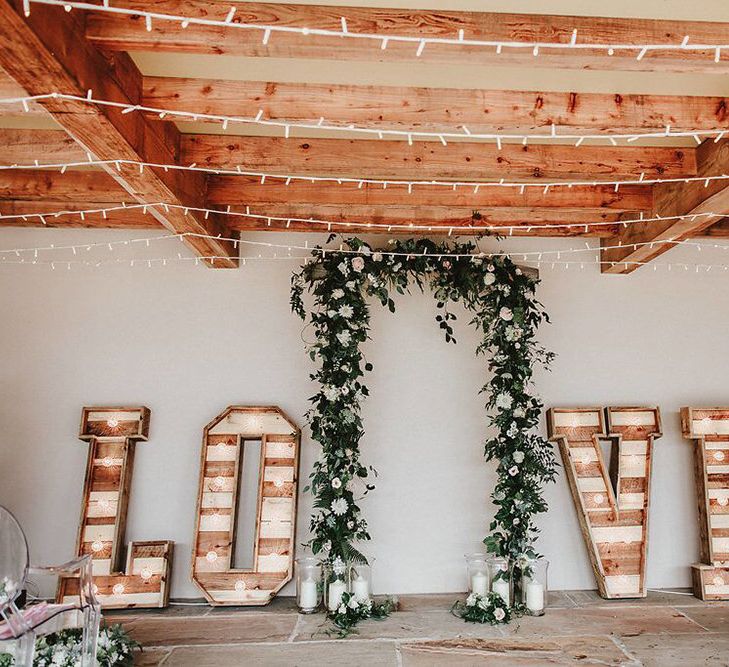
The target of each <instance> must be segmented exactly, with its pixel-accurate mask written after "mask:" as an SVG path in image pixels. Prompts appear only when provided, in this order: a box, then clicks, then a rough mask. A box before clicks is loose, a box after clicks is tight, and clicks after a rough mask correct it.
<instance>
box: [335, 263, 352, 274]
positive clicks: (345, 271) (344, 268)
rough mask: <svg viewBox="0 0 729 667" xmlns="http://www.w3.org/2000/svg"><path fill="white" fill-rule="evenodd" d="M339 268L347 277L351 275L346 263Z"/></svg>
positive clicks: (340, 264)
mask: <svg viewBox="0 0 729 667" xmlns="http://www.w3.org/2000/svg"><path fill="white" fill-rule="evenodd" d="M337 268H338V269H339V270H340V271H341V272H342V273H343V274H344V275H345V276H346V275H347V274H348V273H349V269H348V268H347V265H346V264H345V263H344V262H340V263H339V265H338V266H337Z"/></svg>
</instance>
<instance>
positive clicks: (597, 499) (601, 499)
mask: <svg viewBox="0 0 729 667" xmlns="http://www.w3.org/2000/svg"><path fill="white" fill-rule="evenodd" d="M592 499H593V501H594V502H595V505H602V504H603V502H604V501H605V497H604V496H603V495H602V493H596V494H595V495H594V496H593V497H592Z"/></svg>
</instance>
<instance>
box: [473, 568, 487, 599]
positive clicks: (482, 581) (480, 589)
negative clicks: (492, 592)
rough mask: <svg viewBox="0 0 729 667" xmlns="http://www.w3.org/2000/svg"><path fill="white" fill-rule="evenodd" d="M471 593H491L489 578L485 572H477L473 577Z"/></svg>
mask: <svg viewBox="0 0 729 667" xmlns="http://www.w3.org/2000/svg"><path fill="white" fill-rule="evenodd" d="M471 592H472V593H475V594H476V595H486V593H488V592H489V578H488V577H487V576H486V575H485V574H484V573H483V572H476V573H475V574H474V575H473V576H472V577H471Z"/></svg>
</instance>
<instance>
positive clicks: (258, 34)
mask: <svg viewBox="0 0 729 667" xmlns="http://www.w3.org/2000/svg"><path fill="white" fill-rule="evenodd" d="M114 6H115V7H126V8H131V9H136V10H139V11H153V12H159V13H163V14H172V15H176V16H190V17H205V18H214V19H218V20H221V21H222V20H224V19H225V18H226V16H227V13H228V11H229V10H230V3H229V2H222V1H221V2H216V1H213V0H145V1H144V2H143V1H142V0H118V1H117V2H115V3H114ZM236 9H237V12H236V14H235V16H234V17H233V19H232V21H233V22H234V23H249V24H259V25H276V26H282V27H296V28H302V27H309V28H314V27H316V28H319V29H328V30H334V31H340V30H341V28H342V23H341V20H342V17H345V19H346V21H347V28H348V31H349V32H352V33H370V34H371V33H377V34H380V35H383V36H388V35H390V36H392V35H407V36H413V37H416V38H418V39H422V38H424V37H425V38H429V37H430V38H437V37H441V38H448V39H453V38H457V36H458V34H459V30H463V34H464V36H465V37H466V38H467V39H472V40H486V41H494V42H499V41H526V42H534V41H537V42H540V43H542V44H543V46H541V47H540V51H539V55H538V57H535V56H534V55H532V50H531V49H527V48H520V49H515V48H504V49H500V50H499V51H500V53H497V50H496V49H495V48H491V47H489V48H483V47H468V46H463V45H438V44H428V45H427V47H426V48H425V49H424V50H423V51H422V52H421V53H420V55H418V48H417V47H418V42H417V41H416V42H414V43H413V42H410V43H398V42H395V41H390V42H389V43H388V44H387V48H385V49H382V48H381V41H377V40H365V39H349V38H341V37H337V36H332V37H320V36H317V35H308V36H305V35H302V34H300V33H298V34H297V33H275V34H273V35H272V36H271V38H270V39H268V40H266V43H264V40H262V31H261V30H239V29H235V28H233V27H216V26H213V27H206V26H200V25H196V24H194V23H191V24H189V25H188V26H187V27H185V28H183V27H182V26H181V25H180V22H176V23H171V22H167V21H161V20H157V19H155V20H154V21H153V22H152V25H151V26H150V27H151V30H147V29H146V26H145V21H144V20H143V19H142V17H140V16H122V15H118V14H109V13H103V12H89V16H88V22H87V28H86V34H87V37H88V38H89V39H90V40H92V41H93V42H95V43H96V44H98V45H100V46H102V47H103V48H105V49H108V50H121V51H132V50H142V51H151V50H165V51H181V52H187V53H210V54H218V55H231V56H232V55H237V56H256V57H261V56H263V57H265V56H272V57H278V58H324V59H328V58H332V57H335V58H337V59H339V60H360V61H361V60H376V61H389V62H393V61H423V62H449V63H462V64H469V65H471V64H473V65H528V66H529V67H550V68H551V67H562V68H575V69H610V70H614V69H624V70H640V71H674V72H714V73H717V74H719V73H726V71H727V64H728V63H729V53H721V54H720V62H718V63H715V62H714V56H715V53H714V51H713V50H711V51H710V52H695V51H691V50H685V51H683V50H681V51H675V50H674V51H666V50H663V51H656V52H651V53H649V54H646V55H645V57H641V58H638V57H637V56H638V54H639V52H640V45H643V44H674V45H678V44H680V43H681V41H682V40H683V38H684V36H685V35H689V36H690V38H691V41H692V42H694V43H698V44H725V43H726V24H724V23H718V22H708V21H672V20H652V19H625V18H601V17H589V16H582V17H580V16H548V15H534V14H505V13H504V14H502V13H490V12H449V11H439V10H420V11H418V10H412V9H384V8H374V7H341V6H340V7H334V6H331V7H327V6H317V5H291V4H266V3H257V2H246V3H236ZM573 30H577V39H578V40H579V42H580V43H589V44H601V45H606V44H628V45H633V44H635V45H636V48H635V49H631V50H629V51H621V50H618V51H615V53H614V54H613V55H610V54H608V52H607V49H605V48H601V49H594V50H593V49H590V50H583V49H554V48H552V49H550V48H549V46H547V45H546V44H548V43H560V44H568V43H569V42H570V40H571V39H572V34H573Z"/></svg>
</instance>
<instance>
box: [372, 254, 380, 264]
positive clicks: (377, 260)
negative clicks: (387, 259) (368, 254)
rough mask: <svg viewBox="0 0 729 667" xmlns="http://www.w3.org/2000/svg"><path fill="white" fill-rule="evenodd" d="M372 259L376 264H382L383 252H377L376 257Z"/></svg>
mask: <svg viewBox="0 0 729 667" xmlns="http://www.w3.org/2000/svg"><path fill="white" fill-rule="evenodd" d="M372 259H373V260H374V261H375V262H381V261H382V253H381V252H376V253H375V254H374V255H372Z"/></svg>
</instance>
